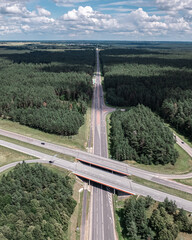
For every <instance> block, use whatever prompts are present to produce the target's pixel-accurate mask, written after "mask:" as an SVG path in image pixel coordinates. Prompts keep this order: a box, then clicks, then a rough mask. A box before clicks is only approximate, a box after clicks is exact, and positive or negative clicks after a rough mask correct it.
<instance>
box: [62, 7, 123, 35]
mask: <svg viewBox="0 0 192 240" xmlns="http://www.w3.org/2000/svg"><path fill="white" fill-rule="evenodd" d="M61 19H62V20H64V21H65V22H66V21H67V22H68V23H67V24H68V26H70V27H71V29H74V30H80V29H85V31H86V30H88V31H89V30H95V31H100V30H103V29H108V30H109V29H116V28H118V22H117V20H116V19H114V18H112V17H111V15H109V14H102V13H100V12H97V11H94V10H93V9H92V8H91V7H90V6H86V7H82V6H80V7H79V8H78V9H77V10H76V9H73V10H71V11H68V13H66V14H64V15H63V16H62V18H61Z"/></svg>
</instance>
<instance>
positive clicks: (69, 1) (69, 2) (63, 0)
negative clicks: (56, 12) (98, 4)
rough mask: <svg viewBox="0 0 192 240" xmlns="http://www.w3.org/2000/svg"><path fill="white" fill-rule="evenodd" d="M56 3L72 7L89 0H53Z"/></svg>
mask: <svg viewBox="0 0 192 240" xmlns="http://www.w3.org/2000/svg"><path fill="white" fill-rule="evenodd" d="M53 1H54V2H55V3H56V5H58V6H63V7H72V6H74V5H75V4H79V3H82V2H88V1H89V0H53Z"/></svg>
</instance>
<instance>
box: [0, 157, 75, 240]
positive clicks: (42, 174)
mask: <svg viewBox="0 0 192 240" xmlns="http://www.w3.org/2000/svg"><path fill="white" fill-rule="evenodd" d="M75 206H76V201H75V200H74V199H73V198H72V183H71V179H70V178H69V177H67V176H66V177H61V176H59V175H58V174H57V173H54V172H52V171H51V170H48V169H47V168H46V167H44V166H42V165H40V164H35V165H34V166H30V165H28V164H26V163H25V162H24V163H22V164H18V165H17V166H16V167H15V168H14V169H13V171H10V172H9V173H8V174H7V175H3V176H2V178H1V180H0V239H1V240H26V239H28V240H33V239H38V240H45V239H54V240H60V239H66V231H67V229H68V224H69V219H70V217H71V215H72V213H73V211H74V208H75Z"/></svg>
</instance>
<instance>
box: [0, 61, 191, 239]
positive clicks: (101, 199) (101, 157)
mask: <svg viewBox="0 0 192 240" xmlns="http://www.w3.org/2000/svg"><path fill="white" fill-rule="evenodd" d="M98 67H99V66H98ZM99 72H100V71H99V68H98V72H97V81H96V87H95V91H94V101H93V106H94V109H93V110H94V111H93V112H94V114H93V117H92V120H94V121H93V122H94V123H92V129H94V131H92V132H94V134H92V136H91V137H90V143H89V146H90V147H91V139H93V138H94V145H93V147H94V149H93V151H94V154H91V153H86V152H83V151H79V150H76V149H70V148H66V147H63V146H59V145H56V144H52V143H48V142H43V143H44V145H43V144H42V141H41V140H37V139H33V138H30V137H26V136H22V135H20V134H16V133H11V132H8V131H5V130H0V134H1V135H3V136H7V137H10V138H14V139H17V140H20V141H23V142H27V143H30V144H33V145H36V146H41V147H43V148H47V149H50V150H53V151H56V152H60V153H63V154H66V155H70V156H74V157H76V158H79V159H82V160H85V161H87V162H89V163H92V164H96V165H100V166H103V167H104V168H109V169H111V170H114V171H117V172H122V173H124V174H132V175H135V176H138V177H141V178H144V179H147V180H150V181H153V182H156V183H159V184H162V185H165V186H168V187H172V188H175V189H178V190H182V191H185V192H188V193H192V188H191V187H189V186H186V185H182V184H180V183H177V182H174V181H171V180H170V179H176V178H178V179H185V178H191V177H192V173H189V174H184V175H167V174H158V173H153V172H148V171H145V170H140V169H138V168H135V167H131V166H129V165H127V164H123V163H120V162H118V161H115V160H111V159H108V158H107V141H106V128H105V116H106V114H107V113H108V112H110V111H113V110H112V109H109V108H107V107H106V106H105V105H104V101H103V92H102V87H101V84H100V73H99ZM176 140H177V144H178V145H179V146H181V147H182V148H183V149H184V150H185V151H186V152H187V153H188V154H189V155H190V156H192V148H191V147H190V146H188V145H187V144H186V143H184V142H183V141H182V140H181V139H180V138H179V137H176ZM0 145H2V146H5V147H9V148H12V149H14V150H17V151H20V152H24V153H26V154H30V155H33V156H35V157H37V158H40V159H39V160H31V161H32V162H35V161H38V162H45V163H47V162H48V161H49V160H52V159H53V156H49V155H47V154H43V153H40V152H38V151H34V150H31V149H27V148H24V147H21V146H19V145H15V144H12V143H7V142H5V141H2V140H0ZM54 159H55V162H54V165H56V166H59V167H63V168H65V169H68V170H70V171H73V172H74V173H75V174H77V175H79V176H82V177H85V178H88V179H91V180H93V181H97V182H100V183H102V184H105V185H108V186H111V187H114V188H116V189H121V190H122V191H125V192H130V193H133V194H141V195H144V196H146V195H150V196H152V197H153V198H154V199H155V200H158V201H163V200H164V198H165V197H168V198H169V199H172V200H175V201H176V203H177V205H178V206H179V207H183V208H184V209H186V210H188V211H192V209H191V205H192V204H191V202H190V201H186V200H183V199H181V198H177V197H174V196H171V195H169V194H165V193H162V192H160V191H157V190H153V189H150V188H146V187H144V186H140V185H139V184H136V183H133V182H130V181H128V182H127V179H126V178H125V177H120V176H117V175H113V176H112V175H111V174H110V173H107V172H106V171H102V170H98V169H97V170H96V169H94V171H93V168H91V167H88V166H86V167H85V166H84V167H83V169H82V166H81V165H82V164H80V163H79V164H75V163H71V162H68V161H65V160H63V159H59V158H54ZM15 164H16V163H12V164H9V165H7V166H4V167H2V168H0V171H4V170H5V169H8V168H9V167H12V166H14V165H15ZM85 170H86V172H85ZM98 171H99V172H98ZM95 173H97V174H96V175H95ZM98 186H99V185H95V186H94V189H95V190H94V191H93V192H94V194H93V196H94V200H95V203H94V204H93V206H94V207H93V209H96V210H95V212H94V213H93V216H98V219H100V221H98V222H99V225H98V226H97V227H95V226H96V225H95V224H96V223H97V220H93V222H92V226H94V229H95V230H93V234H92V239H96V240H97V239H98V238H97V237H98V232H99V229H101V232H102V234H100V237H101V238H99V239H101V240H103V239H106V240H108V239H110V240H111V239H112V240H113V239H114V238H113V237H114V234H113V233H112V232H113V231H110V230H107V229H111V230H112V229H113V218H112V209H111V207H110V201H111V200H109V197H108V196H109V195H110V194H111V193H110V192H109V193H107V191H105V190H104V189H102V187H98ZM97 204H99V205H100V208H98V207H96V205H97ZM103 211H104V212H103ZM110 212H111V215H110ZM93 219H97V217H93ZM94 221H95V222H94ZM102 223H103V225H102ZM105 223H106V224H105ZM105 236H106V237H105Z"/></svg>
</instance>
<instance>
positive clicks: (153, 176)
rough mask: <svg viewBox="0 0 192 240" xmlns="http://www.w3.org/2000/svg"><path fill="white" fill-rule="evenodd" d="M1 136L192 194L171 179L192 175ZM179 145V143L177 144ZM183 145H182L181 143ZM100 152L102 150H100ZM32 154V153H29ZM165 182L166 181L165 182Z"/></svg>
mask: <svg viewBox="0 0 192 240" xmlns="http://www.w3.org/2000/svg"><path fill="white" fill-rule="evenodd" d="M0 135H3V136H7V137H10V138H13V139H17V140H19V141H22V142H27V143H30V144H33V145H36V146H40V147H42V148H46V149H50V150H53V151H56V152H59V153H63V154H66V155H70V156H74V157H76V158H79V159H82V160H83V161H85V162H88V163H92V164H96V165H99V166H103V167H104V168H107V169H111V170H113V171H118V172H121V173H124V174H132V175H135V176H138V177H141V178H144V179H146V180H150V181H154V182H156V183H159V184H162V185H165V186H168V187H172V188H175V189H178V190H182V191H186V192H189V193H190V192H191V187H189V186H187V185H183V184H180V183H177V182H174V181H171V179H187V178H192V173H188V174H183V175H167V174H159V173H153V172H149V171H146V170H142V169H139V168H135V167H132V166H129V165H127V164H125V163H121V162H119V161H115V160H112V159H109V158H105V157H101V156H97V155H95V154H91V153H87V152H83V151H80V150H76V149H70V148H67V147H63V146H60V145H56V144H52V143H49V142H44V143H45V144H44V145H42V144H41V143H42V141H41V140H38V139H34V138H30V137H27V136H23V135H20V134H17V133H12V132H8V131H5V130H2V129H1V130H0ZM177 143H178V142H177ZM181 144H182V143H181ZM183 145H185V147H186V146H187V148H189V149H191V148H190V146H188V145H187V144H186V143H184V144H182V145H181V146H183ZM99 151H100V150H99ZM28 154H30V153H28ZM33 156H35V155H33ZM163 180H164V181H163Z"/></svg>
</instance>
